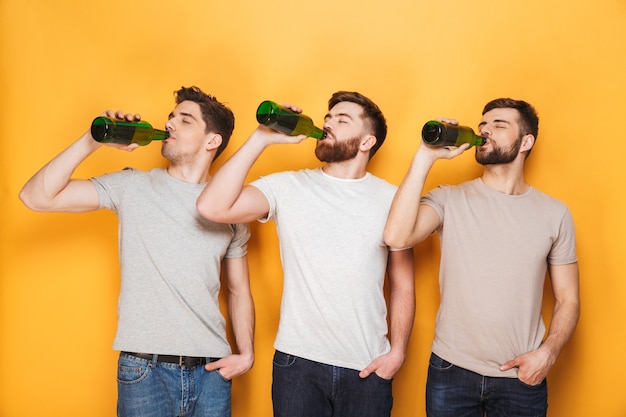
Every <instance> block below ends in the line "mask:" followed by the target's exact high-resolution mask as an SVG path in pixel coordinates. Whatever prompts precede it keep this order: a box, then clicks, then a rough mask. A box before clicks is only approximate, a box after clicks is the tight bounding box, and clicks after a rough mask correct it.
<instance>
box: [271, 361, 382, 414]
mask: <svg viewBox="0 0 626 417" xmlns="http://www.w3.org/2000/svg"><path fill="white" fill-rule="evenodd" d="M272 401H273V404H274V416H275V417H385V416H389V415H390V414H391V407H392V405H393V399H392V395H391V380H388V379H382V378H380V377H379V376H378V375H376V374H374V373H373V374H371V375H370V376H369V377H367V378H360V377H359V371H356V370H354V369H347V368H341V367H337V366H332V365H326V364H323V363H319V362H313V361H310V360H307V359H303V358H299V357H296V356H293V355H288V354H286V353H282V352H279V351H276V353H275V354H274V364H273V380H272Z"/></svg>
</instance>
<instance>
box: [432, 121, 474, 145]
mask: <svg viewBox="0 0 626 417" xmlns="http://www.w3.org/2000/svg"><path fill="white" fill-rule="evenodd" d="M422 140H423V141H424V143H427V144H428V145H431V146H441V147H445V146H454V147H458V146H461V145H462V144H464V143H469V144H470V147H471V146H480V145H484V144H485V142H486V140H485V138H483V137H482V136H477V135H476V134H475V133H474V131H473V130H472V128H471V127H467V126H458V125H453V124H451V123H446V122H440V121H437V120H430V121H428V122H426V124H425V125H424V127H423V128H422Z"/></svg>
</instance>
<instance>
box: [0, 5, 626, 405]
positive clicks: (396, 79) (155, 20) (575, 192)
mask: <svg viewBox="0 0 626 417" xmlns="http://www.w3.org/2000/svg"><path fill="white" fill-rule="evenodd" d="M625 42H626V2H625V1H624V0H597V1H594V2H589V1H582V0H569V1H562V0H556V1H545V0H523V1H522V0H509V1H502V0H475V1H461V0H456V1H453V0H431V1H424V0H386V1H380V2H369V1H363V0H315V1H312V0H311V1H291V2H264V1H251V0H228V1H219V2H218V1H215V0H196V1H189V0H180V1H177V2H166V1H163V0H137V1H120V0H110V1H108V2H100V1H99V2H95V1H89V0H58V1H46V0H0V45H1V47H0V54H1V56H0V59H1V64H0V82H1V85H0V87H1V91H2V98H1V108H0V144H1V146H0V199H1V204H0V219H1V220H0V221H1V225H0V227H1V229H0V233H1V237H0V274H1V275H0V277H1V281H0V332H1V334H0V336H1V339H0V416H2V417H13V416H111V415H114V414H115V401H116V383H115V373H116V359H117V353H116V352H113V351H112V350H111V343H112V340H113V336H114V332H115V325H116V323H115V321H116V302H117V292H118V287H119V278H118V273H119V270H118V264H117V246H116V244H117V230H116V225H117V223H116V218H115V216H114V215H113V214H112V213H111V212H107V211H101V212H95V213H88V214H80V215H76V214H40V213H34V212H30V211H28V210H27V209H26V208H25V207H24V206H22V205H21V204H20V202H19V201H18V199H17V194H18V191H19V189H20V188H21V186H22V185H23V184H24V182H25V181H26V180H27V179H28V178H29V177H30V176H31V175H32V174H33V173H34V172H35V171H36V170H37V169H39V167H41V166H42V165H43V164H44V163H45V162H47V161H48V160H49V159H51V158H52V157H53V156H55V155H56V154H57V153H58V152H60V151H61V150H62V149H63V148H65V147H66V146H68V145H69V144H70V143H71V142H72V141H73V140H74V139H76V138H78V136H80V135H81V134H82V133H83V132H84V131H85V130H86V129H87V128H88V126H89V123H90V122H91V120H92V118H93V117H95V116H96V115H98V114H99V113H100V112H102V111H103V110H106V109H108V108H112V109H118V108H119V109H123V110H125V111H129V112H139V113H141V114H142V116H143V118H144V119H146V120H148V121H150V122H152V123H154V124H155V125H157V126H162V125H163V124H164V123H165V120H166V117H167V114H168V113H169V111H170V110H171V109H172V108H173V105H174V103H173V95H172V92H173V91H174V90H176V89H178V88H179V87H180V86H182V85H185V86H190V85H197V86H200V87H201V88H203V89H204V90H205V91H207V92H210V93H213V94H215V95H216V96H217V97H218V99H220V100H222V101H225V102H227V103H228V104H229V105H230V107H231V108H232V109H233V111H234V112H235V114H236V116H237V126H236V129H235V134H234V136H233V139H232V142H231V146H230V147H229V149H227V151H226V153H225V155H224V156H223V157H222V158H220V159H218V162H217V165H219V164H220V163H223V161H224V160H225V159H226V158H227V157H228V156H230V155H231V154H232V153H233V152H234V151H235V150H236V149H237V148H238V147H239V146H240V145H241V143H242V142H243V141H244V140H245V138H246V137H247V135H248V134H249V132H251V131H252V129H253V128H254V127H255V119H254V111H255V110H256V106H257V105H258V104H259V103H260V102H261V101H262V100H265V99H272V100H275V101H279V102H289V103H295V104H298V105H300V106H301V107H303V108H304V111H305V113H306V114H308V115H310V116H311V117H313V119H314V120H316V121H317V122H318V125H320V124H321V123H322V118H323V115H324V112H325V110H326V102H327V100H328V98H329V96H330V95H331V94H332V93H333V92H334V91H337V90H340V89H346V90H357V91H360V92H362V93H364V94H365V95H367V96H369V97H371V98H372V99H373V100H374V101H376V102H377V103H378V104H379V105H380V106H381V108H382V109H383V111H384V112H385V114H386V116H387V119H388V123H389V126H390V128H389V136H388V139H387V142H386V143H385V145H384V146H383V147H382V149H381V150H380V151H379V153H378V154H377V155H376V157H375V158H374V159H373V160H372V164H371V171H372V172H373V173H374V174H377V175H379V176H381V177H384V178H386V179H387V180H389V181H390V182H393V183H395V184H399V183H400V181H401V180H402V177H403V176H404V173H405V171H406V168H407V167H408V164H409V161H410V159H411V157H412V155H413V153H414V152H415V150H416V149H417V146H418V143H419V142H418V141H419V132H420V130H421V126H422V125H423V123H424V122H425V121H426V120H428V119H431V118H435V117H442V116H447V117H455V118H457V119H458V120H460V121H461V122H462V123H464V124H468V125H470V126H476V124H477V123H478V121H479V118H480V111H481V109H482V106H483V105H484V104H485V103H486V102H487V101H489V100H490V99H493V98H496V97H501V96H511V97H513V98H518V99H524V100H527V101H529V102H531V103H533V104H534V105H535V106H536V108H537V109H538V111H539V115H540V118H541V123H540V133H539V138H538V141H537V144H536V148H535V150H534V151H533V154H532V155H531V157H530V159H529V160H528V166H527V179H528V181H529V182H530V183H531V184H533V185H534V186H536V187H537V188H539V189H540V190H543V191H544V192H546V193H548V194H551V195H553V196H555V197H557V198H559V199H561V200H562V201H564V202H565V203H567V204H568V205H569V207H570V208H571V211H572V213H573V216H574V220H575V222H576V226H577V236H578V254H579V258H580V272H581V294H582V316H581V320H580V324H579V326H578V329H577V331H576V333H575V336H574V337H573V339H572V340H571V342H570V343H569V345H568V346H567V348H566V349H565V350H564V352H563V353H562V355H561V357H560V359H559V361H558V362H557V364H556V366H555V367H554V368H553V369H552V371H551V373H550V375H549V386H550V407H549V408H550V414H551V415H552V416H557V417H560V416H563V417H565V416H567V417H577V416H590V415H591V416H603V417H623V416H625V415H626V395H624V394H625V390H624V381H623V377H624V375H625V374H626V364H625V361H624V360H623V355H624V353H625V352H626V335H625V332H624V321H625V319H626V302H625V300H624V298H625V296H626V284H625V281H624V276H625V273H624V269H623V266H622V265H623V264H622V263H621V262H623V259H622V257H623V256H624V255H623V252H624V250H625V249H626V245H625V239H624V234H625V232H626V220H625V216H624V202H625V199H624V191H625V190H626V188H625V187H624V185H625V177H626V168H625V166H626V164H625V163H624V155H625V152H624V151H625V143H626V142H625V141H626V139H625V137H624V118H625V114H626V105H625V104H624V102H625V101H624V97H626V83H625V78H626V75H625V74H626V50H625V47H624V45H625ZM312 150H313V141H312V140H310V141H305V142H304V143H302V144H300V145H298V146H288V145H284V146H282V147H280V146H277V147H275V148H273V149H270V150H268V151H267V152H266V153H265V154H264V155H263V156H262V157H261V158H260V160H259V161H258V163H257V164H256V165H255V166H254V168H253V170H252V172H251V174H250V178H249V179H250V180H252V179H254V178H256V177H258V176H259V175H261V174H265V173H269V172H273V171H279V170H285V169H297V168H302V167H313V166H317V161H316V159H315V157H314V156H313V152H312ZM472 154H473V152H469V153H467V154H465V155H463V156H461V157H459V158H458V159H455V160H454V161H440V162H439V163H438V164H437V165H436V166H435V168H434V169H433V171H432V173H431V175H430V177H429V179H428V183H427V189H430V188H432V187H434V186H435V185H437V184H439V183H458V182H461V181H464V180H467V179H471V178H473V177H475V176H476V175H478V174H479V173H480V168H479V167H478V166H477V165H476V163H475V162H474V160H473V156H472ZM156 165H164V161H163V159H162V158H161V156H160V153H159V145H158V144H155V145H151V146H148V147H145V148H141V149H139V150H137V151H136V152H133V153H130V154H127V153H123V152H119V151H115V150H113V149H102V150H100V151H98V152H97V153H96V154H94V155H92V156H91V157H90V158H89V159H88V160H87V161H85V162H84V163H83V164H82V165H81V166H80V168H79V169H78V170H77V172H76V175H78V176H81V177H89V176H92V175H98V174H102V173H104V172H107V171H113V170H117V169H120V168H122V167H125V166H134V167H136V168H140V169H146V168H150V167H153V166H156ZM528 215H529V216H532V215H533V213H528ZM252 231H253V233H254V237H253V238H252V240H251V242H250V267H251V273H252V290H253V293H254V296H255V300H256V306H257V317H258V320H257V332H256V343H255V345H256V363H255V366H254V368H253V369H252V370H251V371H250V372H249V373H248V374H246V375H245V376H243V377H241V378H238V379H237V380H236V381H235V382H234V385H233V416H234V417H242V416H259V417H262V416H270V415H271V400H270V383H271V356H272V353H273V349H272V342H273V338H274V332H275V330H276V326H277V320H278V305H279V299H280V294H281V286H282V282H281V272H280V264H279V258H278V251H277V242H276V236H275V231H274V226H273V224H268V225H260V224H253V225H252ZM438 254H439V253H438V242H437V241H436V239H435V238H433V239H430V240H428V241H426V242H424V243H422V244H420V245H419V246H418V247H416V261H417V266H416V282H417V317H416V320H415V326H414V331H413V336H412V339H411V342H410V347H409V355H408V358H407V360H406V364H405V366H404V367H403V369H402V370H401V371H400V372H399V374H398V375H397V377H396V379H395V382H394V395H395V403H394V411H393V415H394V416H396V417H409V416H424V385H425V378H426V367H427V360H428V355H429V346H430V342H431V338H432V332H433V322H434V318H435V312H436V307H437V301H438V300H437V297H438V289H437V283H436V281H437V277H436V276H437V265H438ZM511 297H515V294H511ZM546 303H547V306H548V308H547V309H546V312H548V311H549V307H550V305H551V298H550V295H549V293H546Z"/></svg>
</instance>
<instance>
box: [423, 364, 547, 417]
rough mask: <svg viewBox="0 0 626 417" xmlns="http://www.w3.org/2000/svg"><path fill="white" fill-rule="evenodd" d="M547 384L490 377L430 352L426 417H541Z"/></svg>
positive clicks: (545, 400) (544, 404)
mask: <svg viewBox="0 0 626 417" xmlns="http://www.w3.org/2000/svg"><path fill="white" fill-rule="evenodd" d="M547 410H548V386H547V384H546V380H545V379H544V380H543V382H542V383H540V384H539V385H535V386H530V385H526V384H524V383H523V382H521V381H520V380H519V379H517V378H492V377H486V376H482V375H479V374H476V373H474V372H471V371H468V370H466V369H463V368H459V367H458V366H455V365H452V364H451V363H450V362H447V361H445V360H443V359H441V358H440V357H439V356H437V355H435V354H434V353H433V354H432V355H431V357H430V364H429V366H428V381H427V383H426V415H427V416H428V417H483V416H487V417H545V415H546V412H547Z"/></svg>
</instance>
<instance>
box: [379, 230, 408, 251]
mask: <svg viewBox="0 0 626 417" xmlns="http://www.w3.org/2000/svg"><path fill="white" fill-rule="evenodd" d="M383 240H384V241H385V245H387V246H389V247H390V248H408V247H410V246H412V245H410V244H409V242H408V240H407V239H406V237H405V236H400V235H399V234H398V233H394V232H393V231H391V230H388V229H385V231H384V232H383Z"/></svg>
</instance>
